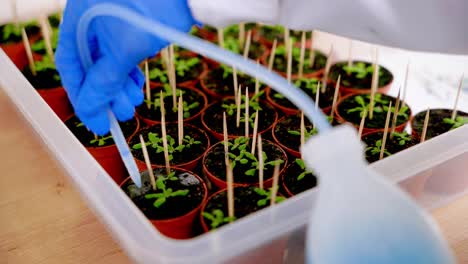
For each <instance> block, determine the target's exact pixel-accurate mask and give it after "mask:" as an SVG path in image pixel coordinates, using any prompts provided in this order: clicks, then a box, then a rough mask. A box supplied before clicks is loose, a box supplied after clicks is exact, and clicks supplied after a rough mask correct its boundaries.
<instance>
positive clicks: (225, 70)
mask: <svg viewBox="0 0 468 264" xmlns="http://www.w3.org/2000/svg"><path fill="white" fill-rule="evenodd" d="M220 67H221V69H223V79H227V78H228V77H231V76H232V75H233V74H234V71H233V70H232V67H231V66H228V65H226V64H220Z"/></svg>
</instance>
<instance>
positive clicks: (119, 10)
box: [77, 3, 331, 148]
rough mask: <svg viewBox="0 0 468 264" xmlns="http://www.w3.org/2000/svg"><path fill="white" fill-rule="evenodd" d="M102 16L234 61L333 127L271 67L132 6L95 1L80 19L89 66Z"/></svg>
mask: <svg viewBox="0 0 468 264" xmlns="http://www.w3.org/2000/svg"><path fill="white" fill-rule="evenodd" d="M99 16H109V17H114V18H119V19H122V20H124V21H126V22H127V23H129V24H131V25H133V26H135V27H138V28H140V29H142V30H144V31H146V32H148V33H150V34H153V35H154V36H156V37H158V38H161V39H166V40H167V41H169V42H172V43H175V44H177V45H179V46H181V47H184V48H186V49H190V50H192V51H194V52H197V53H199V54H202V55H204V56H206V57H209V58H211V59H213V60H216V61H219V62H221V63H224V64H228V65H231V66H233V67H235V68H237V69H238V70H240V71H242V72H244V73H247V74H249V75H251V76H256V77H257V78H258V79H259V80H260V81H262V82H263V83H265V84H267V85H269V86H270V87H271V88H273V89H274V90H276V91H278V92H280V93H282V94H283V95H284V96H286V98H288V99H289V100H290V101H291V102H292V103H294V104H295V105H296V106H297V107H298V108H299V109H301V110H302V111H303V112H304V115H305V116H306V117H307V118H308V119H309V120H310V121H312V123H313V124H314V125H315V127H316V128H317V129H318V131H319V132H323V131H326V130H328V129H330V128H331V125H330V123H329V122H328V121H327V119H326V118H325V115H324V114H323V113H322V112H321V111H320V110H317V109H315V107H314V101H313V100H312V99H311V98H310V97H309V96H308V95H307V94H306V93H304V92H303V91H302V90H301V89H298V88H297V87H295V86H294V85H292V84H290V83H289V82H288V81H287V80H285V79H284V78H283V77H281V76H280V75H278V74H276V73H274V72H271V71H269V70H268V69H266V68H265V67H263V66H261V65H257V64H256V63H254V62H253V61H251V60H246V59H245V58H243V57H242V56H239V55H237V54H234V53H232V52H229V51H226V50H224V49H221V48H219V47H218V46H216V45H214V44H212V43H209V42H207V41H204V40H201V39H198V38H196V37H193V36H190V35H188V34H186V33H183V32H179V31H178V30H175V29H172V28H170V27H167V26H165V25H163V24H161V23H159V22H158V21H154V20H151V19H148V18H146V17H143V16H141V15H140V14H138V13H136V12H134V11H132V10H130V9H127V8H124V7H121V6H119V5H115V4H110V3H104V4H98V5H95V6H94V7H92V8H90V9H89V10H88V11H86V13H85V14H83V16H82V17H81V19H80V23H79V25H78V33H77V34H78V39H77V41H78V48H79V51H80V55H81V59H82V63H83V65H84V67H85V68H86V69H87V68H89V67H90V66H91V65H92V63H93V61H92V59H91V52H90V50H89V48H88V41H87V32H88V27H89V25H90V23H91V22H92V20H93V19H94V18H95V17H99ZM116 143H117V142H116ZM127 148H128V147H127Z"/></svg>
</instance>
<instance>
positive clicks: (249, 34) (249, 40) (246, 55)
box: [244, 30, 252, 59]
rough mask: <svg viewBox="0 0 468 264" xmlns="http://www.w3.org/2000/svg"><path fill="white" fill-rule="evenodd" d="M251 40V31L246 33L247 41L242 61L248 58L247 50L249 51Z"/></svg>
mask: <svg viewBox="0 0 468 264" xmlns="http://www.w3.org/2000/svg"><path fill="white" fill-rule="evenodd" d="M251 39H252V30H249V31H248V32H247V39H246V41H245V45H244V59H248V58H249V50H250V42H251Z"/></svg>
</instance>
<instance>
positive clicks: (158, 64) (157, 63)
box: [148, 52, 205, 83]
mask: <svg viewBox="0 0 468 264" xmlns="http://www.w3.org/2000/svg"><path fill="white" fill-rule="evenodd" d="M176 57H177V60H188V59H190V58H193V56H192V55H190V53H187V52H180V53H177V55H176ZM198 58H199V57H198ZM199 60H200V61H199V62H198V63H197V64H196V65H195V66H193V67H192V68H191V70H190V71H186V72H185V74H184V75H183V76H182V75H180V74H179V73H178V72H177V71H176V75H177V76H176V82H177V83H183V82H186V81H191V80H196V79H198V78H200V75H201V74H202V73H203V71H204V70H205V69H204V67H203V61H202V59H201V58H199ZM163 65H164V64H163V61H162V59H161V56H158V57H157V58H156V59H155V60H152V61H150V62H149V64H148V67H149V70H150V71H151V69H154V68H159V69H160V70H161V71H163V72H165V73H166V74H165V77H166V78H165V79H164V80H162V79H161V78H160V77H156V78H153V79H151V81H153V82H159V83H169V77H168V76H167V72H166V69H165V67H164V66H163Z"/></svg>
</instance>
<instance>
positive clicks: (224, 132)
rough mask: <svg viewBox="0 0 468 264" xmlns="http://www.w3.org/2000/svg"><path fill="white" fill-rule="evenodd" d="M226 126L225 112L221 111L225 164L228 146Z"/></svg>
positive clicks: (227, 158)
mask: <svg viewBox="0 0 468 264" xmlns="http://www.w3.org/2000/svg"><path fill="white" fill-rule="evenodd" d="M228 139H229V137H228V127H227V121H226V112H223V144H224V159H225V162H226V165H227V164H228V162H229V146H228Z"/></svg>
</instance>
